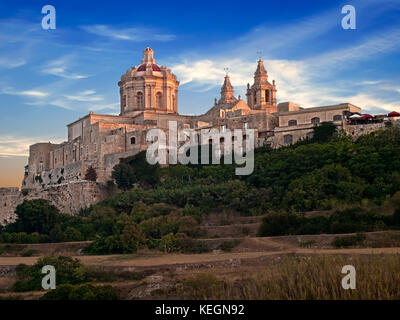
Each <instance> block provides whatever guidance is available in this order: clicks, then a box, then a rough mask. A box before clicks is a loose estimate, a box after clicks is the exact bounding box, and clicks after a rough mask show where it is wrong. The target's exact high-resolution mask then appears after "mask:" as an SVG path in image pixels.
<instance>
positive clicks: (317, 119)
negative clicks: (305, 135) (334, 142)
mask: <svg viewBox="0 0 400 320" xmlns="http://www.w3.org/2000/svg"><path fill="white" fill-rule="evenodd" d="M319 121H320V119H319V118H318V117H314V118H312V119H311V123H314V124H315V123H319Z"/></svg>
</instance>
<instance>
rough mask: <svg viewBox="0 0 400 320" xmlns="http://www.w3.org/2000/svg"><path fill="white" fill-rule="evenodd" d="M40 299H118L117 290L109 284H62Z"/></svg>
mask: <svg viewBox="0 0 400 320" xmlns="http://www.w3.org/2000/svg"><path fill="white" fill-rule="evenodd" d="M40 300H118V292H117V290H116V289H115V288H113V287H111V286H94V285H92V284H89V283H85V284H81V285H72V284H62V285H58V286H57V288H56V289H54V290H50V291H48V292H47V293H46V294H45V295H43V296H42V297H41V298H40Z"/></svg>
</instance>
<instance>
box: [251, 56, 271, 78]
mask: <svg viewBox="0 0 400 320" xmlns="http://www.w3.org/2000/svg"><path fill="white" fill-rule="evenodd" d="M262 76H267V77H268V75H267V71H266V70H265V67H264V61H263V60H262V59H261V58H260V59H259V60H258V64H257V70H256V72H255V73H254V77H262Z"/></svg>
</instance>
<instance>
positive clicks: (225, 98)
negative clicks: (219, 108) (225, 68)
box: [219, 74, 235, 103]
mask: <svg viewBox="0 0 400 320" xmlns="http://www.w3.org/2000/svg"><path fill="white" fill-rule="evenodd" d="M234 99H235V97H234V96H233V86H232V84H231V80H230V78H229V75H228V74H227V75H226V76H225V80H224V84H223V85H222V87H221V99H220V100H219V101H220V102H224V103H229V102H231V101H232V100H234Z"/></svg>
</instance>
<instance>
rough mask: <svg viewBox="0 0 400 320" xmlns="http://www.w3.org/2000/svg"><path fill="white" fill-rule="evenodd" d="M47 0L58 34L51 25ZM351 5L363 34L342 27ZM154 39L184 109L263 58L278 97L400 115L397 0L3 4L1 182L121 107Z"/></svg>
mask: <svg viewBox="0 0 400 320" xmlns="http://www.w3.org/2000/svg"><path fill="white" fill-rule="evenodd" d="M44 5H52V6H54V7H55V9H56V29H54V30H51V29H50V30H44V29H43V28H42V19H43V17H44V16H45V14H42V13H41V12H42V7H43V6H44ZM344 5H352V6H354V8H355V10H356V29H347V30H345V29H343V28H342V24H341V22H342V19H343V17H344V16H345V14H342V7H343V6H344ZM147 45H149V46H150V47H151V48H152V49H153V50H154V57H155V59H156V61H157V64H158V65H166V66H167V67H168V68H170V69H171V70H172V72H173V73H175V74H176V75H177V77H178V80H179V81H180V86H179V95H178V111H179V113H181V114H201V113H204V112H206V111H207V110H208V109H209V108H210V107H211V106H212V105H213V101H214V98H215V97H219V95H220V88H221V85H222V83H223V78H224V75H225V69H226V68H228V69H227V70H228V73H229V75H230V78H231V83H232V85H233V86H234V89H235V95H236V96H237V95H239V94H240V95H241V96H242V97H243V98H244V97H245V92H246V85H247V83H250V84H251V83H252V81H253V74H254V71H255V69H256V66H257V60H258V58H259V56H261V57H262V58H263V60H264V65H265V67H266V69H267V72H268V74H269V79H270V80H272V79H275V80H276V85H277V90H278V91H277V100H278V103H279V102H284V101H293V102H295V103H298V104H300V105H301V106H302V107H304V108H307V107H316V106H322V105H329V104H337V103H344V102H349V103H353V104H355V105H357V106H359V107H361V108H362V109H363V110H364V111H365V112H368V113H375V114H376V113H388V112H390V111H393V110H397V111H400V72H399V70H400V0H359V1H336V0H330V1H321V0H318V1H307V0H304V1H287V0H280V1H268V0H262V1H253V0H251V1H247V2H244V1H234V0H230V1H222V0H218V1H215V0H214V1H208V0H202V1H190V0H186V1H156V0H152V1H148V2H147V1H143V0H142V1H135V0H131V1H104V0H103V1H101V0H97V1H95V2H94V1H85V0H80V1H75V0H68V1H67V0H64V1H50V0H48V1H44V2H43V1H35V0H30V1H23V0H19V1H11V0H6V1H4V0H3V1H1V3H0V187H10V186H19V185H20V184H21V181H22V176H23V167H24V165H25V164H26V163H27V155H28V150H29V145H31V144H33V143H36V142H48V141H51V142H53V143H60V142H62V141H65V140H66V138H67V131H66V125H67V124H68V123H70V122H73V121H74V120H76V119H78V118H79V117H82V116H84V115H86V114H87V113H89V111H93V112H95V113H101V114H118V113H119V88H118V81H119V80H120V77H121V75H122V74H123V73H125V72H126V70H127V69H130V68H131V67H132V66H135V65H139V64H140V61H141V58H142V55H143V54H142V51H143V49H144V48H145V47H146V46H147Z"/></svg>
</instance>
